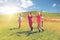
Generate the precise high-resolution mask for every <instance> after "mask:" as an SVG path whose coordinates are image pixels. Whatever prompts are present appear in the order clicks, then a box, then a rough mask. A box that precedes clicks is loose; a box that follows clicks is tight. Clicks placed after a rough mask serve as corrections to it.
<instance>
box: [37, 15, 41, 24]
mask: <svg viewBox="0 0 60 40" xmlns="http://www.w3.org/2000/svg"><path fill="white" fill-rule="evenodd" d="M36 19H37V22H38V23H40V22H41V16H40V15H37V16H36Z"/></svg>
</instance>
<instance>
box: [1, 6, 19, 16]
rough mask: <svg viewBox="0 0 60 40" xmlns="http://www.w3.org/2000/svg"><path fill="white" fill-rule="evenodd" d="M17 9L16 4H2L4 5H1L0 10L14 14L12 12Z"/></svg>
mask: <svg viewBox="0 0 60 40" xmlns="http://www.w3.org/2000/svg"><path fill="white" fill-rule="evenodd" d="M18 10H19V8H18V7H16V6H4V7H2V10H1V11H2V12H3V13H4V14H9V15H10V14H14V13H17V12H18Z"/></svg>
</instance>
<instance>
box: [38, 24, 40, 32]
mask: <svg viewBox="0 0 60 40" xmlns="http://www.w3.org/2000/svg"><path fill="white" fill-rule="evenodd" d="M38 30H39V32H40V23H38Z"/></svg>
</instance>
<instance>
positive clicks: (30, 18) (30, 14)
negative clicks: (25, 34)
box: [28, 12, 33, 31]
mask: <svg viewBox="0 0 60 40" xmlns="http://www.w3.org/2000/svg"><path fill="white" fill-rule="evenodd" d="M28 22H29V26H30V29H31V31H32V30H33V27H32V24H33V23H32V13H31V12H30V13H29V14H28Z"/></svg>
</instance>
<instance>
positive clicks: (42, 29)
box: [41, 21, 44, 31]
mask: <svg viewBox="0 0 60 40" xmlns="http://www.w3.org/2000/svg"><path fill="white" fill-rule="evenodd" d="M41 29H42V31H44V27H43V21H42V26H41Z"/></svg>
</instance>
